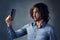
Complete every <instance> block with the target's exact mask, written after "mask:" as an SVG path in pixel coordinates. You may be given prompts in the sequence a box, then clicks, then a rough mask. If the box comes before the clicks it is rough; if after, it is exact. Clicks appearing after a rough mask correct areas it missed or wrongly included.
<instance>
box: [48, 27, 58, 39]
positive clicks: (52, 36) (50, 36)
mask: <svg viewBox="0 0 60 40" xmlns="http://www.w3.org/2000/svg"><path fill="white" fill-rule="evenodd" d="M48 34H49V40H57V38H56V34H55V30H54V29H53V28H49V32H48Z"/></svg>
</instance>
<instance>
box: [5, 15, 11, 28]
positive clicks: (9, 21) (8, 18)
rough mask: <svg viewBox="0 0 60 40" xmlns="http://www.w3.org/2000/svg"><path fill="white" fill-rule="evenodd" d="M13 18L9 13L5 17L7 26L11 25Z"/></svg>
mask: <svg viewBox="0 0 60 40" xmlns="http://www.w3.org/2000/svg"><path fill="white" fill-rule="evenodd" d="M11 19H12V18H11V16H10V15H8V17H7V18H6V19H5V22H6V24H7V26H8V27H9V26H10V25H11V23H12V20H11Z"/></svg>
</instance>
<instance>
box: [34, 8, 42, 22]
mask: <svg viewBox="0 0 60 40" xmlns="http://www.w3.org/2000/svg"><path fill="white" fill-rule="evenodd" d="M40 16H41V15H40V14H39V12H38V8H34V9H33V19H34V21H39V20H40V18H41V17H40Z"/></svg>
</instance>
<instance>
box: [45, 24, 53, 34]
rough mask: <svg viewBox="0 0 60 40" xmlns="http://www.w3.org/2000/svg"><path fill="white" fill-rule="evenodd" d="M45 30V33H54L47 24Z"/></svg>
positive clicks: (51, 27)
mask: <svg viewBox="0 0 60 40" xmlns="http://www.w3.org/2000/svg"><path fill="white" fill-rule="evenodd" d="M45 29H46V31H47V32H48V33H52V32H54V27H53V26H52V25H50V24H47V25H46V27H45Z"/></svg>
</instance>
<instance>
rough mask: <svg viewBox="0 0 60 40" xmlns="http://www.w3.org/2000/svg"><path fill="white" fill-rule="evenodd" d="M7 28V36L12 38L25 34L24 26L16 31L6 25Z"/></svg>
mask: <svg viewBox="0 0 60 40" xmlns="http://www.w3.org/2000/svg"><path fill="white" fill-rule="evenodd" d="M7 29H8V34H9V37H11V38H12V39H15V38H18V37H21V36H23V35H26V34H27V31H26V29H25V28H21V29H19V30H17V31H16V32H15V31H14V30H13V28H12V26H10V27H8V28H7Z"/></svg>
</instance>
